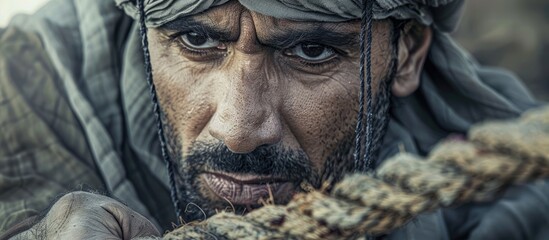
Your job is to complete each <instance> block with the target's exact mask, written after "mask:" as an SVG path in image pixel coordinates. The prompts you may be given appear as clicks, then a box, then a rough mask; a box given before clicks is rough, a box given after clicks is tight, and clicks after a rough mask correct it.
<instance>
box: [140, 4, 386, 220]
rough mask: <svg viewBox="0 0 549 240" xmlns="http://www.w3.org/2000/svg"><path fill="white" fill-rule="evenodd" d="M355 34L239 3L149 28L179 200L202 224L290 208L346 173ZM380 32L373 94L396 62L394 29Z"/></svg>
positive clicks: (351, 28) (351, 25) (355, 81)
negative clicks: (269, 203)
mask: <svg viewBox="0 0 549 240" xmlns="http://www.w3.org/2000/svg"><path fill="white" fill-rule="evenodd" d="M359 29H360V23H359V22H358V21H353V22H345V23H320V22H295V21H289V20H281V19H275V18H272V17H268V16H264V15H261V14H258V13H255V12H251V11H248V10H246V9H245V8H243V7H242V6H241V5H239V4H238V3H235V2H231V3H228V4H224V5H222V6H219V7H216V8H212V9H211V10H209V11H207V12H204V13H202V14H198V15H195V16H193V17H189V18H186V19H181V20H176V21H175V22H172V23H170V24H168V25H165V26H163V27H161V28H158V29H150V31H149V42H150V48H151V58H152V66H153V74H154V81H155V84H156V87H157V93H158V96H159V100H160V105H161V107H162V110H163V113H164V117H165V118H164V122H165V125H166V126H165V127H166V128H167V129H166V131H167V132H168V135H167V138H168V142H169V147H170V153H171V156H172V159H173V160H174V161H177V165H178V170H179V171H178V175H179V176H178V185H179V186H180V189H179V192H180V198H181V201H183V202H184V203H185V204H188V203H194V204H196V205H198V206H199V207H200V208H202V210H204V211H205V212H206V213H207V214H211V213H213V212H214V211H215V209H219V210H223V209H226V208H227V207H228V206H231V205H234V206H235V207H236V209H237V211H238V210H239V209H242V210H243V209H245V207H252V206H255V205H257V204H258V203H259V202H260V199H266V198H269V196H273V197H274V200H275V202H276V203H280V202H284V201H287V200H288V199H289V198H290V197H291V195H292V194H293V193H295V192H296V191H299V189H300V183H302V182H308V183H310V184H312V185H313V186H318V185H319V184H320V183H321V182H322V181H325V180H328V178H337V177H338V176H339V175H340V174H341V172H343V171H346V170H348V169H349V167H351V166H352V164H353V161H352V154H351V153H352V151H353V145H354V129H355V126H356V114H357V111H358V94H359V86H360V81H359V51H358V49H359V37H358V36H359ZM373 32H374V38H373V39H374V40H373V47H372V51H373V54H372V56H373V64H372V65H373V72H372V74H373V78H374V80H373V89H374V91H377V89H378V86H380V84H379V83H380V81H386V80H385V79H386V78H387V74H388V72H389V69H390V68H391V67H390V66H391V63H392V61H391V60H392V59H393V55H394V54H393V47H392V46H391V44H390V42H391V41H390V37H391V35H392V24H391V23H390V22H388V21H387V22H384V21H380V22H376V23H375V24H374V30H373ZM382 79H384V80H382ZM185 204H184V205H183V207H186V205H185ZM194 204H192V206H195V205H194ZM189 206H191V205H189ZM187 207H188V206H187ZM230 208H232V207H230ZM187 210H189V209H187ZM197 212H198V211H197ZM198 217H201V216H198Z"/></svg>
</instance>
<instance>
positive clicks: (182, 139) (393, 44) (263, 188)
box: [0, 0, 549, 239]
mask: <svg viewBox="0 0 549 240" xmlns="http://www.w3.org/2000/svg"><path fill="white" fill-rule="evenodd" d="M370 3H373V4H365V5H363V4H362V3H359V2H358V1H338V2H337V4H336V3H333V2H332V1H251V0H240V1H167V0H159V1H146V2H145V4H144V6H141V2H139V1H137V2H134V1H129V0H117V1H116V4H117V5H118V6H119V7H120V8H122V9H123V10H124V11H121V10H120V9H118V8H117V7H116V5H115V3H114V2H112V1H94V0H89V1H72V0H55V1H52V2H51V3H49V4H48V5H47V6H46V7H45V8H43V9H42V10H41V11H39V12H38V13H37V14H35V15H34V16H32V17H29V18H26V19H24V18H19V19H15V20H14V21H13V22H12V24H11V25H10V27H8V28H7V29H4V30H2V35H1V40H0V42H1V45H0V48H2V50H1V53H0V56H1V57H0V64H1V65H0V67H1V68H2V71H1V72H2V75H0V81H1V82H0V84H1V85H2V88H1V92H2V95H1V99H0V103H1V104H2V105H3V107H2V108H1V109H0V111H1V112H0V119H1V121H0V122H2V135H1V136H2V140H1V143H2V144H0V146H1V147H0V156H1V158H0V161H1V166H2V168H1V173H0V176H1V177H2V178H0V179H2V180H1V181H0V186H1V187H0V189H1V191H0V194H1V195H0V199H1V200H2V201H1V202H2V204H1V205H0V206H1V207H0V209H1V211H0V214H1V216H2V217H1V218H0V219H1V222H0V224H1V225H0V226H1V228H0V229H2V230H1V231H2V232H3V233H5V236H6V237H14V238H15V239H28V238H37V237H44V236H45V237H46V238H52V239H58V238H62V239H75V238H77V239H80V238H81V239H88V238H98V239H104V238H112V237H115V238H124V239H126V238H132V237H140V236H149V235H157V236H158V235H159V234H160V232H162V231H163V230H170V229H171V224H173V223H177V222H178V221H177V219H176V217H175V215H180V216H181V217H182V218H183V220H184V221H185V222H188V221H193V220H201V219H203V218H205V217H207V216H210V215H212V214H214V213H215V212H218V211H222V210H231V211H236V212H237V213H242V214H245V213H246V212H248V211H250V210H252V209H254V208H257V207H258V206H260V205H261V204H260V203H261V201H262V200H263V199H265V198H268V197H272V198H273V199H274V201H275V202H276V203H284V202H287V201H288V200H289V199H290V198H291V196H292V195H293V194H294V193H295V192H299V191H302V189H301V187H300V186H301V185H300V184H301V183H308V184H311V185H312V186H314V187H320V186H321V185H322V183H323V182H329V183H331V182H333V181H337V180H339V179H340V178H341V177H342V176H343V175H344V174H345V173H348V172H351V171H354V170H355V169H356V168H357V166H364V168H361V169H362V170H365V169H366V167H368V166H369V167H371V168H374V167H375V166H376V165H379V164H380V163H381V162H382V161H383V159H386V158H387V157H389V156H392V155H394V154H395V153H397V152H398V151H399V150H401V149H404V150H405V151H408V152H413V153H417V154H425V153H427V152H428V151H429V150H430V149H431V148H432V147H433V145H434V144H435V143H436V142H437V141H438V140H440V139H442V138H444V137H446V136H447V135H448V134H450V133H464V132H465V131H466V130H467V129H468V128H469V126H470V125H471V124H473V123H475V122H478V121H482V120H486V119H497V118H509V117H516V116H518V115H519V114H520V113H521V112H522V111H524V110H526V109H528V108H531V107H534V106H536V105H537V104H536V103H535V101H534V100H533V99H532V98H531V97H530V95H529V93H528V92H527V91H526V90H525V89H524V88H523V87H522V85H521V84H520V83H519V82H518V81H516V80H515V78H514V77H513V76H512V75H509V74H507V73H505V72H501V71H499V70H493V69H486V68H482V67H480V66H478V65H477V64H476V63H475V62H474V61H473V60H471V59H469V57H468V56H467V54H466V53H464V52H463V51H462V50H461V49H460V48H459V47H457V46H456V45H455V44H454V43H453V42H452V40H451V39H450V37H449V36H448V34H447V32H449V31H451V30H452V29H453V28H454V27H455V25H456V22H457V19H458V16H459V11H460V9H461V6H462V4H463V1H425V3H416V2H415V1H376V2H375V3H374V2H370ZM362 9H363V10H364V11H362ZM125 13H126V14H128V15H130V16H132V17H133V19H132V18H130V17H128V16H127V15H125ZM140 13H141V14H140ZM61 16H62V17H61ZM140 16H142V17H143V18H141V19H140ZM368 16H370V17H373V18H374V19H375V21H374V22H373V24H372V25H369V24H368V22H369V21H368V19H369V17H368ZM134 19H136V20H134ZM360 19H363V21H360ZM370 26H371V29H370V30H371V33H372V35H371V36H372V38H371V42H370V41H369V40H365V39H364V38H361V37H359V36H364V34H366V35H369V34H368V32H369V31H367V29H369V27H370ZM140 27H142V28H141V32H140V31H139V30H140ZM146 30H148V33H147V31H146ZM140 33H141V34H140ZM364 37H365V38H366V36H364ZM365 43H366V46H367V48H366V49H365V51H367V52H369V53H370V54H367V56H371V58H367V59H365V58H364V56H365V55H364V54H365V51H362V52H361V51H360V50H359V49H361V48H360V46H361V45H362V46H364V44H365ZM143 50H144V51H143ZM149 51H150V56H149ZM143 52H145V58H143ZM361 55H362V56H361ZM149 57H150V65H149V64H148V60H149ZM361 58H362V59H363V60H366V62H367V63H366V64H362V62H361ZM368 59H371V62H370V61H368ZM368 62H370V63H371V65H370V64H368ZM143 63H145V68H143ZM151 66H152V75H148V74H149V73H151V69H149V67H151ZM369 66H371V67H369ZM363 68H364V69H365V71H364V72H362V74H364V75H363V77H362V78H361V77H359V76H361V75H362V74H361V71H360V69H363ZM368 70H369V71H368ZM146 73H147V74H146ZM364 78H366V80H371V84H368V85H370V87H371V90H372V94H368V93H367V94H366V96H365V98H362V99H366V101H365V102H364V103H362V104H361V103H360V102H361V101H359V99H361V94H360V93H361V91H360V89H361V80H364ZM147 80H148V81H149V82H150V83H154V87H152V88H150V89H149V88H148V87H147ZM367 82H370V81H367ZM151 86H153V85H151ZM149 92H150V93H152V96H153V105H154V107H155V108H154V111H155V112H154V113H155V114H156V115H157V116H156V117H157V118H158V120H159V121H158V123H160V124H159V126H160V127H159V128H158V130H160V134H159V135H160V141H159V140H158V138H157V136H156V134H155V131H156V129H155V122H154V116H153V115H152V114H151V113H150V103H149V101H150V100H149V99H148V94H149ZM389 99H390V101H389ZM389 104H390V105H389ZM158 106H160V107H159V108H158ZM361 106H362V107H364V106H365V108H366V109H365V112H368V113H371V114H366V116H365V117H364V118H368V119H369V121H367V123H368V124H369V125H368V126H369V127H368V126H367V127H365V128H363V127H360V126H359V127H356V124H357V117H356V116H357V111H358V112H359V113H360V112H361V111H360V110H359V109H361ZM389 106H390V108H389ZM359 116H360V117H361V116H363V115H362V114H359ZM389 119H390V121H389ZM360 122H362V121H360ZM355 127H356V128H355ZM355 129H358V131H355ZM363 130H364V131H363ZM370 130H374V131H372V132H370ZM363 133H368V134H366V135H368V136H366V141H365V142H366V144H361V141H360V139H359V141H358V143H359V144H358V146H359V147H358V148H357V147H355V136H359V137H360V136H362V135H364V134H363ZM159 144H160V147H159ZM368 148H370V149H369V150H368ZM160 149H162V150H163V151H164V155H163V154H162V153H161V152H160ZM355 152H357V153H358V154H356V153H355ZM368 153H370V154H368ZM363 155H367V160H368V162H369V163H370V164H369V165H368V164H364V165H361V164H363V163H362V161H358V164H356V163H355V157H356V158H357V159H358V160H363V159H361V158H362V157H360V156H363ZM161 156H163V157H164V159H165V160H166V162H167V163H168V171H166V169H165V167H164V163H163V161H162V160H161V159H162V158H161ZM357 156H358V157H357ZM375 159H377V160H378V161H374V160H375ZM80 189H92V190H94V192H95V193H88V192H73V191H76V190H80ZM97 191H99V192H104V193H105V195H107V196H109V197H107V196H103V195H101V194H99V193H97ZM170 193H171V196H170ZM548 194H549V193H548V191H547V186H546V185H536V186H533V185H532V186H530V185H528V186H524V187H518V188H517V189H516V190H515V191H513V192H512V193H511V194H509V195H506V196H505V197H503V198H501V199H499V200H498V201H495V202H493V203H490V204H489V205H482V206H476V205H471V206H464V207H463V208H460V209H453V210H452V209H449V210H444V211H443V210H440V211H437V212H435V213H432V214H428V215H424V216H421V217H419V218H418V219H417V221H416V222H415V223H414V224H409V225H407V227H405V228H403V229H401V230H398V231H396V232H394V233H392V234H391V235H390V237H391V238H395V239H400V238H403V239H405V238H420V239H425V238H429V239H449V238H465V237H471V238H473V239H477V238H478V239H480V238H485V237H486V236H487V235H486V234H488V233H492V232H494V231H496V230H498V231H500V232H499V234H501V235H497V236H508V237H515V238H516V239H520V238H524V237H526V238H536V237H538V238H540V239H541V238H543V237H544V236H547V235H544V234H547V233H546V232H544V230H543V229H544V228H543V226H547V221H545V222H544V221H537V220H538V219H540V218H541V219H543V217H544V216H547V214H549V210H548V206H549V195H548ZM58 196H61V197H60V198H59V199H56V197H58ZM52 202H53V203H52ZM123 203H124V204H123ZM172 203H173V207H172ZM48 206H51V207H50V208H48ZM509 206H511V207H510V208H509ZM524 206H528V207H529V209H536V211H520V212H512V211H511V212H508V211H510V210H513V209H521V208H524ZM174 213H175V215H174ZM495 216H498V217H497V218H496V217H495ZM502 216H503V217H502ZM540 216H541V217H540ZM545 219H547V218H545ZM516 222H519V223H520V224H522V225H518V224H515V227H511V228H505V229H497V228H496V227H497V226H507V225H508V224H509V223H510V224H513V223H516ZM491 236H494V235H491Z"/></svg>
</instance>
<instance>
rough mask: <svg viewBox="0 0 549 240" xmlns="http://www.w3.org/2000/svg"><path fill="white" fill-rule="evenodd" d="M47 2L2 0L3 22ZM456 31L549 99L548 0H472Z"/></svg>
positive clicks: (485, 59) (478, 53)
mask: <svg viewBox="0 0 549 240" xmlns="http://www.w3.org/2000/svg"><path fill="white" fill-rule="evenodd" d="M47 1H48V0H0V27H3V26H5V25H6V24H7V23H8V22H9V19H10V18H11V17H12V16H13V15H15V14H16V13H32V12H34V11H36V10H37V9H38V8H39V7H41V6H42V5H43V4H45V3H46V2H47ZM98 1H108V0H98ZM454 36H455V37H456V39H457V40H458V41H459V42H460V43H461V44H462V45H463V46H464V47H465V48H466V49H468V50H469V51H471V53H472V54H473V55H474V56H475V58H476V59H477V60H478V61H479V62H480V63H482V64H484V65H490V66H500V67H504V68H507V69H509V70H511V71H513V72H515V73H516V74H517V75H519V76H520V77H521V78H522V79H523V80H524V81H525V83H526V84H527V85H528V87H529V88H530V89H531V90H532V92H534V94H535V95H536V96H537V97H538V98H539V99H541V100H545V101H549V0H469V1H467V3H466V9H465V16H464V18H463V20H462V22H461V26H460V28H459V29H458V31H457V32H456V33H455V34H454Z"/></svg>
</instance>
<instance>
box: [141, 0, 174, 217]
mask: <svg viewBox="0 0 549 240" xmlns="http://www.w3.org/2000/svg"><path fill="white" fill-rule="evenodd" d="M143 1H144V0H137V8H138V10H139V24H140V27H139V33H140V34H141V44H142V46H143V57H144V60H145V73H146V75H147V76H146V77H147V83H148V84H149V93H150V96H151V100H152V103H153V112H154V116H155V120H156V127H157V128H158V138H159V139H160V147H161V149H162V157H163V159H164V162H165V163H166V166H167V168H168V177H169V181H170V195H171V198H172V202H173V205H174V208H175V215H176V217H177V224H178V225H179V224H181V219H182V218H181V216H182V214H181V207H180V206H179V205H180V203H179V198H178V197H177V188H176V186H175V169H174V163H173V162H172V161H171V160H170V156H169V155H168V149H167V145H166V139H165V137H164V128H163V127H162V119H161V115H160V106H159V104H158V97H157V95H156V87H155V86H154V82H153V75H152V67H151V57H150V54H149V41H148V39H147V26H145V8H144V6H143Z"/></svg>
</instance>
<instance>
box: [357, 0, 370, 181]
mask: <svg viewBox="0 0 549 240" xmlns="http://www.w3.org/2000/svg"><path fill="white" fill-rule="evenodd" d="M366 2H367V1H366V0H364V1H363V2H362V18H361V21H360V36H359V38H360V64H359V65H360V68H359V71H360V73H359V78H360V92H359V98H358V115H357V121H356V128H355V153H354V160H355V171H357V172H360V171H361V169H362V163H363V160H362V158H361V157H362V154H361V153H362V141H363V136H362V135H363V134H364V131H363V129H364V128H363V126H362V123H363V121H364V120H363V115H364V62H365V54H364V51H365V50H364V48H365V47H364V45H365V44H364V39H365V35H366V25H367V19H366V17H365V16H366V15H367V6H366Z"/></svg>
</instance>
